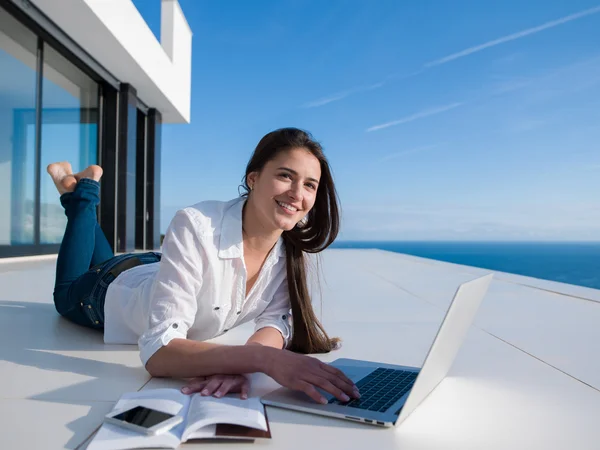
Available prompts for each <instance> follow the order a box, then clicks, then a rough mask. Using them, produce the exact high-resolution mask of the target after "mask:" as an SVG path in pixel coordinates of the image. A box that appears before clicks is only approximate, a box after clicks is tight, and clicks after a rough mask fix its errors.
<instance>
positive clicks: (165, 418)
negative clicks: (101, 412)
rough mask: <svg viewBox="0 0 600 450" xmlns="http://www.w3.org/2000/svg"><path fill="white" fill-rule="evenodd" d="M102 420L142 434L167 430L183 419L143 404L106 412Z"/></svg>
mask: <svg viewBox="0 0 600 450" xmlns="http://www.w3.org/2000/svg"><path fill="white" fill-rule="evenodd" d="M104 421H105V422H107V423H111V424H113V425H119V426H121V427H124V428H127V429H129V430H133V431H138V432H140V433H144V434H150V435H153V434H159V433H163V432H165V431H169V430H170V429H171V428H173V427H174V426H175V425H178V424H180V423H181V422H182V421H183V417H181V416H176V415H173V414H169V413H166V412H163V411H158V410H156V409H152V408H146V407H145V406H134V407H132V408H131V407H130V408H127V409H120V410H117V411H113V412H111V413H109V414H107V415H106V416H105V417H104Z"/></svg>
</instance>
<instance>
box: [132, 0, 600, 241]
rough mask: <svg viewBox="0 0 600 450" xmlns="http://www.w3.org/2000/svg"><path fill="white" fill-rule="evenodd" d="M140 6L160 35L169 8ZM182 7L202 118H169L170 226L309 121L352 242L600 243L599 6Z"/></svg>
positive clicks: (335, 0) (190, 0)
mask: <svg viewBox="0 0 600 450" xmlns="http://www.w3.org/2000/svg"><path fill="white" fill-rule="evenodd" d="M596 1H597V0H596ZM134 3H135V5H136V6H137V7H138V9H139V10H140V12H141V14H142V16H143V17H144V18H145V19H146V22H147V23H148V25H149V27H150V28H151V29H152V30H153V31H154V33H155V34H156V35H157V36H160V1H159V0H153V1H148V0H135V1H134ZM180 4H181V7H182V9H183V11H184V13H185V15H186V17H187V19H188V21H189V23H190V26H191V28H192V31H193V33H194V38H193V56H192V58H193V68H192V119H191V123H190V124H187V125H165V126H164V128H163V142H162V151H163V156H162V192H161V204H162V206H161V207H162V216H161V221H162V223H161V229H162V230H163V231H164V230H165V229H166V227H167V225H168V222H169V221H170V219H171V218H172V216H173V214H174V213H175V211H176V210H177V209H178V208H181V207H185V206H187V205H190V204H193V203H196V202H198V201H202V200H207V199H218V200H228V199H231V198H233V197H235V196H237V193H238V190H237V187H238V185H239V183H240V180H241V177H242V175H243V172H244V168H245V165H246V163H247V160H248V158H249V157H250V155H251V153H252V151H253V149H254V147H255V146H256V144H257V143H258V141H259V140H260V138H261V137H262V136H263V135H264V134H266V133H267V132H269V131H271V130H273V129H275V128H279V127H283V126H295V127H300V128H304V129H307V130H309V131H310V132H312V133H313V135H314V136H315V137H316V138H317V139H318V140H319V141H320V142H321V143H322V144H323V146H324V148H325V151H326V154H327V156H328V158H329V160H330V163H331V165H332V167H333V171H334V176H335V180H336V183H337V187H338V192H339V196H340V200H341V204H342V210H343V223H342V233H341V235H340V238H339V239H340V240H600V226H599V225H600V200H599V198H600V197H599V195H598V194H599V193H600V108H599V107H598V105H600V45H599V44H598V43H599V42H600V4H598V3H594V2H591V1H583V0H568V1H567V0H553V1H551V2H549V1H547V0H546V1H537V0H536V1H528V2H522V1H515V0H505V1H493V2H492V1H489V2H488V1H486V2H481V1H475V0H472V1H462V0H457V1H453V2H449V1H423V0H421V1H419V2H399V1H383V0H379V1H374V2H367V1H354V0H331V1H327V2H323V1H286V0H271V1H266V0H262V1H257V2H246V1H242V0H239V1H227V0H223V1H204V0H180Z"/></svg>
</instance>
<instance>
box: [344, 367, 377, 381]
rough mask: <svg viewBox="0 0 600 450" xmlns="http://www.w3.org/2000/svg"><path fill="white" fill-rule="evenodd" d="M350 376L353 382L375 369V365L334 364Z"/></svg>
mask: <svg viewBox="0 0 600 450" xmlns="http://www.w3.org/2000/svg"><path fill="white" fill-rule="evenodd" d="M335 367H336V368H337V369H340V370H341V371H342V372H344V374H345V375H346V376H347V377H348V378H350V379H351V380H352V381H353V382H354V383H356V382H357V381H359V380H361V379H362V378H364V377H366V376H367V375H369V374H370V373H371V372H373V371H374V370H375V367H357V366H335Z"/></svg>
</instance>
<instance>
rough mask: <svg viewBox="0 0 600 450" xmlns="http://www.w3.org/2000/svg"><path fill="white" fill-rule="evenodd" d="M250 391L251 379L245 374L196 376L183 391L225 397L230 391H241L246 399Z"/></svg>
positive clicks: (242, 396)
mask: <svg viewBox="0 0 600 450" xmlns="http://www.w3.org/2000/svg"><path fill="white" fill-rule="evenodd" d="M249 391H250V380H249V379H248V378H247V377H246V376H244V375H210V376H208V377H196V378H194V379H192V380H190V381H189V383H188V384H186V385H185V386H184V387H183V388H181V392H183V393H184V394H193V393H194V392H200V394H201V395H205V396H207V395H213V396H215V397H223V396H224V395H225V394H227V393H229V392H239V393H240V398H241V399H243V400H246V399H247V398H248V392H249Z"/></svg>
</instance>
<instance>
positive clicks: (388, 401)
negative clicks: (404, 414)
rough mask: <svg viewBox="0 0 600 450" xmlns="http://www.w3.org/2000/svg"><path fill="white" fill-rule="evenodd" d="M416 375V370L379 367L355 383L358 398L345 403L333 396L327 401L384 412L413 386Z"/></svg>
mask: <svg viewBox="0 0 600 450" xmlns="http://www.w3.org/2000/svg"><path fill="white" fill-rule="evenodd" d="M417 375H418V373H417V372H409V371H407V370H398V369H383V368H381V367H380V368H378V369H375V371H373V372H372V373H370V374H369V375H367V376H366V377H364V378H363V379H362V380H360V381H359V382H358V383H356V386H357V387H358V390H359V391H360V398H359V399H353V400H350V401H349V402H347V403H345V402H342V401H340V400H338V399H337V398H335V397H334V398H332V399H331V400H329V403H330V404H333V405H344V406H351V407H352V408H359V409H366V410H369V411H379V412H384V411H386V410H387V409H388V408H389V407H390V406H392V405H393V404H394V403H395V402H396V401H398V399H399V398H400V397H402V396H403V395H404V394H406V393H407V392H408V391H409V390H410V389H411V388H412V387H413V384H414V383H415V379H416V378H417Z"/></svg>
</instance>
